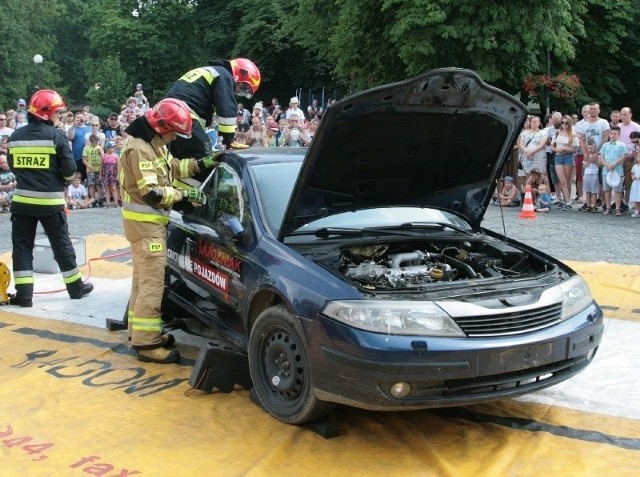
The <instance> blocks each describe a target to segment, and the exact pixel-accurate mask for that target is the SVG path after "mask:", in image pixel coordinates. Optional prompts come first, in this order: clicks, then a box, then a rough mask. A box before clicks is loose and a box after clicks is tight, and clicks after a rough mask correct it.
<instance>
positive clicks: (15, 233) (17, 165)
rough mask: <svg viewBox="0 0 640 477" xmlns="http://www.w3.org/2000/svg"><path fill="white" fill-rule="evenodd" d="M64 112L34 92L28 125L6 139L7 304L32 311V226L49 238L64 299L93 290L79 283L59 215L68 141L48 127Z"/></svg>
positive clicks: (71, 166) (70, 167)
mask: <svg viewBox="0 0 640 477" xmlns="http://www.w3.org/2000/svg"><path fill="white" fill-rule="evenodd" d="M65 109H66V106H65V104H64V101H63V100H62V97H61V96H60V95H59V94H58V93H56V92H55V91H53V90H50V89H42V90H39V91H36V92H35V93H34V94H33V96H32V97H31V99H30V100H29V106H28V108H27V120H28V122H29V123H28V124H27V125H26V126H24V127H22V128H19V129H17V130H16V131H15V132H14V133H13V134H12V135H11V136H10V137H9V142H8V146H9V157H8V159H9V161H8V162H9V166H10V168H11V170H12V171H13V173H14V174H15V176H16V182H17V186H16V189H15V192H14V195H13V201H12V202H11V214H12V215H11V226H12V227H11V240H12V242H13V276H14V281H15V287H16V293H15V294H14V295H12V296H11V297H10V300H9V303H10V304H12V305H18V306H23V307H30V306H33V247H34V242H35V236H36V227H37V226H38V222H40V224H42V228H43V229H44V232H45V234H46V235H47V237H48V239H49V243H50V244H51V250H52V251H53V257H54V259H55V261H56V263H57V264H58V267H59V268H60V272H61V273H62V278H63V281H64V283H65V285H66V288H67V292H68V293H69V296H70V297H71V298H72V299H79V298H82V297H84V296H85V295H88V294H89V293H91V291H92V290H93V285H91V284H90V283H83V282H82V275H81V274H80V270H78V267H77V264H76V253H75V250H74V249H73V245H72V243H71V239H70V238H69V228H68V225H67V214H66V213H65V210H64V207H65V198H64V187H65V181H67V180H71V178H72V177H73V175H74V173H75V172H76V162H75V161H74V159H73V153H72V152H71V148H70V147H69V140H68V139H67V137H66V136H65V134H64V132H63V131H61V130H60V129H58V128H56V127H54V124H55V123H57V122H58V114H59V112H60V111H61V110H65Z"/></svg>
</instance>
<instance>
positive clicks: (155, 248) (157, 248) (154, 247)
mask: <svg viewBox="0 0 640 477" xmlns="http://www.w3.org/2000/svg"><path fill="white" fill-rule="evenodd" d="M162 250H163V247H162V244H161V243H150V244H149V252H162Z"/></svg>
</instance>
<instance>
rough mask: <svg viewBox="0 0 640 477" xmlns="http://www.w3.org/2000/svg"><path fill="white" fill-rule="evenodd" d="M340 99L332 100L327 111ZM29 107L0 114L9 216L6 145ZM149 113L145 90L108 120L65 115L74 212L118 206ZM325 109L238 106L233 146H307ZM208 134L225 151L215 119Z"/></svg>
mask: <svg viewBox="0 0 640 477" xmlns="http://www.w3.org/2000/svg"><path fill="white" fill-rule="evenodd" d="M333 102H335V100H333V99H331V98H329V100H328V101H327V106H329V105H331V104H332V103H333ZM26 106H27V102H26V101H25V100H24V99H19V100H18V101H17V102H16V109H11V110H8V111H7V112H6V114H5V113H4V112H0V206H1V207H2V212H8V210H9V205H10V203H11V196H12V195H13V189H14V188H15V179H14V178H12V176H13V174H12V173H11V171H9V170H8V164H7V162H6V150H7V146H6V143H7V140H8V138H9V136H10V135H11V133H12V132H13V131H14V130H15V129H17V128H18V127H21V126H23V125H25V124H26V123H27V114H26ZM148 108H149V101H148V99H147V98H146V96H145V94H144V91H143V89H142V85H141V84H138V85H137V86H136V90H135V92H134V93H133V95H132V96H130V97H129V98H127V99H126V101H125V102H124V103H123V104H122V106H121V107H120V111H119V112H112V113H110V114H109V116H107V117H106V118H100V117H98V116H97V115H95V114H92V112H91V107H90V106H84V107H83V108H82V109H81V110H78V111H75V112H74V111H71V110H69V111H61V113H60V115H59V121H58V123H57V124H55V126H56V127H57V128H59V129H61V130H63V131H64V132H65V134H66V135H67V137H68V138H69V144H70V146H71V150H72V152H73V157H74V159H75V161H76V167H77V170H78V173H77V177H75V178H74V179H73V180H72V181H70V182H69V184H68V186H67V194H66V195H67V206H68V208H69V209H71V210H75V209H84V208H89V207H105V208H108V207H119V206H120V205H121V201H120V198H119V185H118V177H117V164H118V160H119V157H120V154H121V152H122V150H123V148H124V145H125V142H126V137H127V133H126V132H125V130H126V128H127V126H128V125H129V124H130V123H131V122H132V121H133V120H135V119H136V118H137V117H139V116H140V115H142V114H144V112H145V111H146V110H147V109H148ZM323 113H324V107H323V106H322V105H320V104H319V102H318V100H313V101H312V102H311V104H310V105H309V106H308V107H307V108H306V110H303V109H301V108H300V101H299V99H298V98H297V97H292V98H291V99H290V100H289V105H288V106H287V107H282V106H281V105H280V104H279V102H278V99H277V98H273V99H272V100H271V104H270V105H268V106H264V105H263V103H262V102H260V101H259V102H256V103H255V104H254V105H253V107H252V111H249V110H248V109H246V108H245V106H244V104H243V103H238V114H237V131H236V136H235V141H234V146H235V147H238V148H245V147H307V146H309V144H311V141H312V139H313V137H314V135H315V132H316V130H317V128H318V124H319V122H320V120H321V119H322V115H323ZM207 133H208V135H209V137H210V138H211V144H212V147H214V148H215V149H220V148H222V147H224V146H222V140H221V138H219V137H218V133H217V120H216V117H215V116H214V118H213V122H212V124H211V125H210V126H209V128H208V130H207Z"/></svg>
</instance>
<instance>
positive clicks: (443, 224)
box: [400, 222, 473, 235]
mask: <svg viewBox="0 0 640 477" xmlns="http://www.w3.org/2000/svg"><path fill="white" fill-rule="evenodd" d="M400 227H403V228H413V227H424V228H439V229H444V228H449V229H451V230H455V231H457V232H460V233H463V234H465V235H473V232H470V231H469V230H467V229H463V228H462V227H458V226H457V225H453V224H449V223H446V222H405V223H403V224H400Z"/></svg>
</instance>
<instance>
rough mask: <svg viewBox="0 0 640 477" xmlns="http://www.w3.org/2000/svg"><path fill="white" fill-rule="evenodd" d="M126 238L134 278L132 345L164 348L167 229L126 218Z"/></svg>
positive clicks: (130, 301) (132, 284)
mask: <svg viewBox="0 0 640 477" xmlns="http://www.w3.org/2000/svg"><path fill="white" fill-rule="evenodd" d="M123 228H124V236H125V237H126V239H127V240H128V241H129V243H130V244H131V259H132V261H133V277H132V280H131V297H130V298H129V310H128V318H127V321H128V323H127V324H128V328H129V337H130V338H131V346H132V347H133V348H135V349H153V348H159V347H160V346H161V345H162V341H161V338H160V337H161V334H162V313H161V306H162V295H163V292H164V269H165V258H166V249H167V228H166V226H165V225H163V224H158V223H155V222H139V221H136V220H130V219H123Z"/></svg>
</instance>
